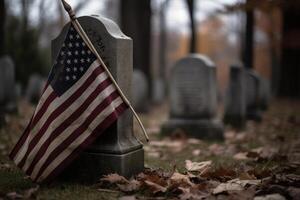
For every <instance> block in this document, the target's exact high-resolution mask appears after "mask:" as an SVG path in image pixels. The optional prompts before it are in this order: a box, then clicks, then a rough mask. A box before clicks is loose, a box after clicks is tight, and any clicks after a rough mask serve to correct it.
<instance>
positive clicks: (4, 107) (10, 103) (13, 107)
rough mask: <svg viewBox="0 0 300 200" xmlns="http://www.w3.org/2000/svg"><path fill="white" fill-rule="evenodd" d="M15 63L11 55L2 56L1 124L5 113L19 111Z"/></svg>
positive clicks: (0, 84) (0, 72)
mask: <svg viewBox="0 0 300 200" xmlns="http://www.w3.org/2000/svg"><path fill="white" fill-rule="evenodd" d="M15 87H16V84H15V65H14V63H13V61H12V59H11V58H10V57H9V56H3V57H1V58H0V126H1V125H3V124H4V115H5V113H10V112H16V111H17V95H16V91H15Z"/></svg>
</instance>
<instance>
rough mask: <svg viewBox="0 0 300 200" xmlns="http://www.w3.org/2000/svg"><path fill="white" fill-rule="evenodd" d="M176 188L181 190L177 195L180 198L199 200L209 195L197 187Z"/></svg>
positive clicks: (181, 199) (182, 199) (183, 199)
mask: <svg viewBox="0 0 300 200" xmlns="http://www.w3.org/2000/svg"><path fill="white" fill-rule="evenodd" d="M178 189H179V190H180V191H181V192H182V194H180V195H179V199H180V200H193V199H197V200H201V199H206V198H207V197H208V196H209V194H207V193H204V192H201V191H199V190H198V189H197V188H183V187H178Z"/></svg>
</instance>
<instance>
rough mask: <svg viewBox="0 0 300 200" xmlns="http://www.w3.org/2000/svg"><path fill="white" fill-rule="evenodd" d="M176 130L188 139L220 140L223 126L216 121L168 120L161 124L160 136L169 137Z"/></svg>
mask: <svg viewBox="0 0 300 200" xmlns="http://www.w3.org/2000/svg"><path fill="white" fill-rule="evenodd" d="M176 130H182V131H184V132H185V133H186V134H187V135H188V136H189V137H194V138H198V139H208V140H222V139H224V136H223V125H222V123H221V122H220V121H218V120H205V119H203V120H199V119H197V120H193V119H170V120H169V121H168V122H166V123H165V124H163V126H162V130H161V133H162V135H166V136H167V135H170V134H172V133H174V131H176Z"/></svg>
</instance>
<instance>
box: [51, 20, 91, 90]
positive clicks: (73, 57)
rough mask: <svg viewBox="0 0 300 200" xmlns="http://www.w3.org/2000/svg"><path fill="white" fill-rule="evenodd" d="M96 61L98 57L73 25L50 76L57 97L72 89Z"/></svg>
mask: <svg viewBox="0 0 300 200" xmlns="http://www.w3.org/2000/svg"><path fill="white" fill-rule="evenodd" d="M95 60H96V56H95V55H94V54H93V53H92V52H91V50H90V49H89V48H88V47H87V45H86V44H85V42H84V41H83V39H82V38H81V36H80V35H79V34H78V32H77V31H76V30H75V28H74V27H73V25H71V26H70V28H69V31H68V33H67V35H66V38H65V41H64V43H63V45H62V47H61V49H60V51H59V55H58V56H57V58H56V60H55V63H54V66H53V69H52V71H51V73H50V76H49V83H50V84H51V86H52V87H53V89H54V91H55V92H56V93H57V95H59V96H60V95H62V94H63V93H64V92H65V91H67V90H68V89H69V88H70V87H72V85H74V84H75V83H76V82H77V81H78V80H79V79H80V78H81V77H82V76H83V74H84V73H85V72H86V71H87V69H88V68H89V66H91V64H92V63H93V62H94V61H95Z"/></svg>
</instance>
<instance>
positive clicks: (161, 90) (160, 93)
mask: <svg viewBox="0 0 300 200" xmlns="http://www.w3.org/2000/svg"><path fill="white" fill-rule="evenodd" d="M151 94H152V101H153V103H155V104H160V103H162V102H163V101H164V99H165V97H166V86H165V81H164V80H163V79H161V78H155V79H153V81H152V93H151Z"/></svg>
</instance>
